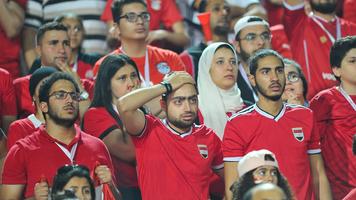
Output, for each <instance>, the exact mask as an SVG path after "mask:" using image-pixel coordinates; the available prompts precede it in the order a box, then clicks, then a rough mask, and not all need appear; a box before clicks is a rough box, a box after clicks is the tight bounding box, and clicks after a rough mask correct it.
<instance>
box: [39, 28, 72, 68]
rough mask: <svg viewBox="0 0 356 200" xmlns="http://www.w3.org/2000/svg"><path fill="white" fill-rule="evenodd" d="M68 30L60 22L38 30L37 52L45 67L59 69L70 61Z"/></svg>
mask: <svg viewBox="0 0 356 200" xmlns="http://www.w3.org/2000/svg"><path fill="white" fill-rule="evenodd" d="M67 30H68V29H67V28H66V27H65V26H64V25H63V24H61V23H58V22H49V23H47V24H44V25H43V26H41V27H40V28H39V29H38V32H37V35H36V44H37V46H36V51H37V53H38V54H39V55H40V57H41V64H42V65H43V66H54V67H57V68H59V66H60V65H61V64H62V63H66V62H67V61H68V56H69V55H70V41H69V37H68V33H67Z"/></svg>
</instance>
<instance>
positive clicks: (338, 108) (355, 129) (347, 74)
mask: <svg viewBox="0 0 356 200" xmlns="http://www.w3.org/2000/svg"><path fill="white" fill-rule="evenodd" d="M330 64H331V66H332V70H333V72H334V75H335V76H336V78H337V79H338V80H339V81H340V85H339V86H334V87H332V88H329V89H326V90H323V91H321V92H320V93H318V94H317V95H316V96H315V97H314V98H313V99H312V101H311V102H310V108H311V109H312V110H313V111H314V113H315V118H316V120H317V125H318V128H319V130H320V136H321V139H320V141H321V149H322V155H323V158H324V160H325V169H326V174H327V176H328V178H329V180H330V185H331V189H332V191H333V194H334V199H336V200H340V199H342V198H344V197H345V196H346V195H347V194H348V193H349V192H350V191H351V190H352V189H353V188H355V187H356V158H355V156H354V155H353V153H352V138H353V136H354V135H355V133H356V36H348V37H345V38H341V39H339V40H337V41H336V42H335V43H334V45H333V46H332V48H331V51H330Z"/></svg>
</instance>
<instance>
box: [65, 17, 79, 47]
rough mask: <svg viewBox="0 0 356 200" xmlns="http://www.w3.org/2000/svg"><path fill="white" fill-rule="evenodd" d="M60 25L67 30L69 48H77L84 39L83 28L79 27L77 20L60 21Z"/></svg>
mask: <svg viewBox="0 0 356 200" xmlns="http://www.w3.org/2000/svg"><path fill="white" fill-rule="evenodd" d="M62 24H64V26H66V27H67V29H68V36H69V39H70V48H71V49H76V48H79V47H80V45H81V44H82V42H83V39H84V28H83V27H82V26H81V25H80V22H79V20H77V19H75V18H66V19H64V20H63V21H62Z"/></svg>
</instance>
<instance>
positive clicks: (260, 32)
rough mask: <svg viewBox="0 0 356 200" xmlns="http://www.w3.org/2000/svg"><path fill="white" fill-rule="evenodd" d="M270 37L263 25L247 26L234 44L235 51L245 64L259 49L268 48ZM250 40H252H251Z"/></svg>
mask: <svg viewBox="0 0 356 200" xmlns="http://www.w3.org/2000/svg"><path fill="white" fill-rule="evenodd" d="M251 36H255V37H251ZM268 37H269V38H268ZM270 37H271V34H270V31H269V29H268V28H267V27H266V26H265V25H255V26H247V27H245V28H243V29H242V30H241V31H240V36H239V38H238V40H237V41H236V44H235V48H236V51H237V53H238V54H239V56H240V58H241V59H242V61H244V62H247V61H248V59H249V58H250V57H251V56H252V55H254V54H255V52H256V51H258V50H260V49H266V48H270V47H271V38H270ZM251 38H254V39H252V40H251Z"/></svg>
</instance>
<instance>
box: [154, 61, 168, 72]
mask: <svg viewBox="0 0 356 200" xmlns="http://www.w3.org/2000/svg"><path fill="white" fill-rule="evenodd" d="M156 67H157V70H158V71H159V73H161V74H168V73H169V72H170V71H171V68H170V67H169V65H168V64H167V63H166V62H160V63H158V64H157V65H156Z"/></svg>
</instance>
